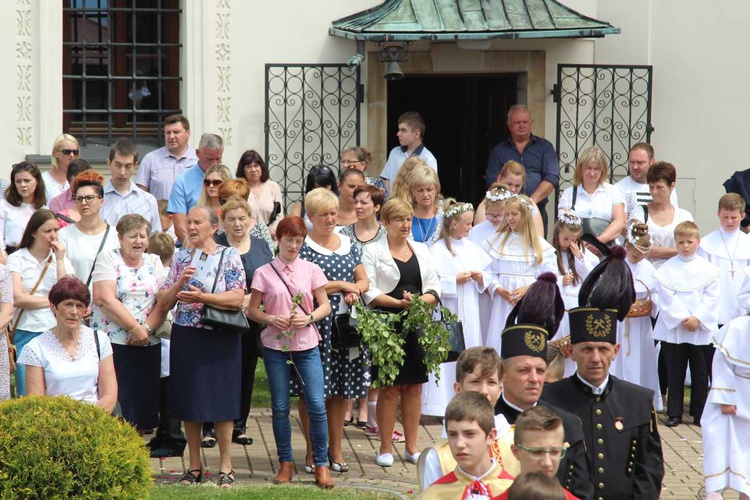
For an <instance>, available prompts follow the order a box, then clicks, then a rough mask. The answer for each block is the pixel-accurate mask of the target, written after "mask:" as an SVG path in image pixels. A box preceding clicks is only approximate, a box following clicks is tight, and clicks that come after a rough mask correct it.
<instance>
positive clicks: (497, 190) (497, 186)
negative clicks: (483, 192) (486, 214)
mask: <svg viewBox="0 0 750 500" xmlns="http://www.w3.org/2000/svg"><path fill="white" fill-rule="evenodd" d="M487 192H488V193H492V194H498V195H500V194H505V193H508V194H509V195H512V194H513V193H512V192H511V191H510V189H508V186H507V185H506V184H505V183H502V182H493V183H492V184H490V187H489V189H487ZM482 203H484V208H487V207H488V206H490V205H502V204H503V203H505V200H497V201H494V200H490V199H489V198H487V197H485V198H484V200H482Z"/></svg>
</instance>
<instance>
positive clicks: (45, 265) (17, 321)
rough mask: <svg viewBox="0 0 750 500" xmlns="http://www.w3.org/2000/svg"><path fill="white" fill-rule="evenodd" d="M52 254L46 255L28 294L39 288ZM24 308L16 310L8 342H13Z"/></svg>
mask: <svg viewBox="0 0 750 500" xmlns="http://www.w3.org/2000/svg"><path fill="white" fill-rule="evenodd" d="M52 257H53V256H52V255H50V256H49V257H47V262H46V263H45V264H44V269H42V274H40V275H39V279H38V280H36V283H34V287H33V288H32V289H31V291H30V292H29V295H34V293H36V290H37V288H39V285H40V284H41V283H42V280H43V279H44V275H45V274H47V269H49V266H50V264H51V263H52ZM24 311H25V309H21V310H20V311H19V312H18V316H17V317H16V321H15V322H14V323H13V328H11V329H10V334H9V336H8V340H10V343H11V344H12V343H13V339H14V338H15V336H16V329H17V328H18V323H19V322H20V321H21V316H22V315H23V313H24Z"/></svg>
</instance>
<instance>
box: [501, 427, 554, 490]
mask: <svg viewBox="0 0 750 500" xmlns="http://www.w3.org/2000/svg"><path fill="white" fill-rule="evenodd" d="M521 441H522V442H521V443H519V445H520V446H519V445H515V444H514V445H512V446H511V450H512V451H513V455H515V457H516V458H517V459H518V461H519V462H520V463H521V472H541V473H542V474H544V475H545V476H548V477H555V474H557V469H558V467H560V460H561V459H562V457H561V451H560V450H561V449H562V447H563V445H564V442H563V427H562V425H561V426H560V427H558V428H557V429H555V430H552V431H541V430H531V429H529V430H527V431H525V432H524V433H523V436H522V439H521ZM522 447H523V448H522ZM546 451H549V452H550V453H546Z"/></svg>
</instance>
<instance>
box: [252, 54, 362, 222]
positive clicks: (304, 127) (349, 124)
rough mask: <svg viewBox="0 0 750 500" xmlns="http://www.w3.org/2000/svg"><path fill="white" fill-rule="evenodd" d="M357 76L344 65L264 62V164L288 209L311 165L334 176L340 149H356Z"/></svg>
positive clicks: (356, 71)
mask: <svg viewBox="0 0 750 500" xmlns="http://www.w3.org/2000/svg"><path fill="white" fill-rule="evenodd" d="M360 78H361V73H360V68H359V66H354V67H351V66H347V65H346V64H266V117H265V120H266V121H265V135H266V164H267V165H268V168H269V173H270V177H271V179H272V180H274V181H276V182H278V183H279V186H281V191H282V193H283V195H284V200H285V202H286V205H287V209H288V208H289V207H290V206H291V205H292V204H293V203H294V202H296V201H299V200H300V199H301V198H302V196H303V195H304V192H305V176H306V175H307V171H308V170H309V169H310V167H312V166H314V165H319V164H326V165H329V166H331V167H332V168H333V170H334V171H335V172H338V170H339V155H340V153H341V150H342V149H345V148H347V147H350V146H357V145H359V141H360V130H359V129H360V127H359V124H360V103H361V102H362V101H363V99H364V88H363V86H362V84H361V83H360ZM287 213H288V212H287Z"/></svg>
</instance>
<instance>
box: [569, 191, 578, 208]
mask: <svg viewBox="0 0 750 500" xmlns="http://www.w3.org/2000/svg"><path fill="white" fill-rule="evenodd" d="M577 197H578V186H576V185H575V184H574V185H573V201H572V202H571V203H570V211H571V212H572V211H573V210H575V209H576V198H577Z"/></svg>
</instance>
